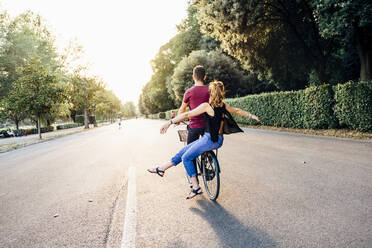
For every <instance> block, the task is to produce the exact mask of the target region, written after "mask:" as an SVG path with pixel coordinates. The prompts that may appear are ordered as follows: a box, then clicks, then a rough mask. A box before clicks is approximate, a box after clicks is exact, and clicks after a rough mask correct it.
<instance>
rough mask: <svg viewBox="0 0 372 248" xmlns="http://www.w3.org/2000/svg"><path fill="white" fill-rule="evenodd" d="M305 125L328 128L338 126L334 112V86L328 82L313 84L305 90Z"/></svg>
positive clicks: (314, 127) (307, 126)
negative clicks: (318, 84)
mask: <svg viewBox="0 0 372 248" xmlns="http://www.w3.org/2000/svg"><path fill="white" fill-rule="evenodd" d="M304 93H305V94H304V101H303V103H304V105H303V107H304V113H303V117H304V127H305V128H312V129H327V128H335V127H337V126H338V122H337V119H336V117H335V115H334V113H333V106H334V103H335V101H334V97H333V91H332V87H331V86H330V85H328V84H325V85H320V86H312V87H309V88H307V89H305V91H304Z"/></svg>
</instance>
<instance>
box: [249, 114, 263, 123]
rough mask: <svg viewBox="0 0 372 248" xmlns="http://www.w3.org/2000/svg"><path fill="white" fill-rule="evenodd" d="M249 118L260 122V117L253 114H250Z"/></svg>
mask: <svg viewBox="0 0 372 248" xmlns="http://www.w3.org/2000/svg"><path fill="white" fill-rule="evenodd" d="M251 118H252V119H254V120H256V121H257V122H261V121H260V119H258V117H257V116H255V115H251Z"/></svg>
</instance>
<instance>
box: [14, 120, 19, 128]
mask: <svg viewBox="0 0 372 248" xmlns="http://www.w3.org/2000/svg"><path fill="white" fill-rule="evenodd" d="M14 123H15V125H16V128H17V130H19V120H14Z"/></svg>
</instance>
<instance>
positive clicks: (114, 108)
mask: <svg viewBox="0 0 372 248" xmlns="http://www.w3.org/2000/svg"><path fill="white" fill-rule="evenodd" d="M94 105H95V113H97V114H98V115H100V116H102V117H104V118H109V119H110V120H111V121H112V120H113V119H114V118H116V117H118V116H119V115H120V112H121V111H122V109H123V106H122V103H121V101H120V100H119V98H117V96H116V95H115V94H114V92H112V91H111V90H106V89H104V88H101V89H100V90H99V91H98V92H97V96H96V98H95V104H94Z"/></svg>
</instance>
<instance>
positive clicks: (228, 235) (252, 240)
mask: <svg viewBox="0 0 372 248" xmlns="http://www.w3.org/2000/svg"><path fill="white" fill-rule="evenodd" d="M197 203H198V204H199V206H200V208H190V210H191V211H192V212H194V213H196V214H198V215H200V216H201V217H203V218H204V219H205V220H206V221H208V223H209V224H210V226H211V227H212V228H213V230H214V231H215V232H216V234H217V237H218V238H219V240H220V243H221V246H222V247H250V248H256V247H276V246H277V244H276V242H275V241H274V240H272V239H271V238H270V237H269V235H268V234H267V233H265V232H264V231H262V230H260V229H258V228H255V227H246V226H245V225H244V224H243V223H242V222H240V221H239V220H238V219H237V218H236V217H235V216H233V215H232V214H230V213H229V212H228V211H227V210H226V209H225V208H224V207H222V206H221V205H220V204H218V203H216V202H210V201H205V200H198V201H197Z"/></svg>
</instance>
